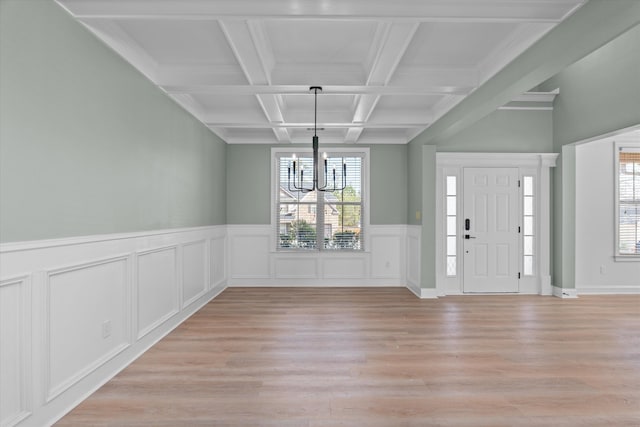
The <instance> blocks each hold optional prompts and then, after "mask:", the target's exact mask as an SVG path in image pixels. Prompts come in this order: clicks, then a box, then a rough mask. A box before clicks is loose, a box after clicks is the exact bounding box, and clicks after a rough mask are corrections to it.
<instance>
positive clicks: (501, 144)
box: [437, 110, 553, 153]
mask: <svg viewBox="0 0 640 427" xmlns="http://www.w3.org/2000/svg"><path fill="white" fill-rule="evenodd" d="M552 123H553V121H552V112H551V111H547V110H538V111H535V110H496V111H494V112H493V113H491V114H489V115H488V116H486V117H484V118H483V119H480V120H479V121H477V122H475V123H474V124H472V125H470V126H469V127H467V128H466V129H464V130H462V131H460V132H459V133H457V134H454V135H452V136H450V137H448V138H444V139H442V140H440V141H438V143H437V150H438V151H440V152H483V153H547V152H551V151H553V140H552Z"/></svg>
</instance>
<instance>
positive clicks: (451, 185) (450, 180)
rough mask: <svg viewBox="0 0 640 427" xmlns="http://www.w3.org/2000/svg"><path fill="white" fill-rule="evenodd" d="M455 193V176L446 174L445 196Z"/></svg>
mask: <svg viewBox="0 0 640 427" xmlns="http://www.w3.org/2000/svg"><path fill="white" fill-rule="evenodd" d="M455 195H456V177H455V176H448V177H447V196H455Z"/></svg>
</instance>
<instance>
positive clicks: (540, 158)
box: [435, 153, 558, 296]
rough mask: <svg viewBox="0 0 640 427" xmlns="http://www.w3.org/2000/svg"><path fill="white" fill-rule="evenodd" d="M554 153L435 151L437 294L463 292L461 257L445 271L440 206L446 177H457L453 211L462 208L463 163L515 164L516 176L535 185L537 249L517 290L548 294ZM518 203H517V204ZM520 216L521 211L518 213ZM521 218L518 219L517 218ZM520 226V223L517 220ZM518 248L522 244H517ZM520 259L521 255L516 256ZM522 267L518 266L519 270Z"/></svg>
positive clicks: (459, 242)
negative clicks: (454, 270)
mask: <svg viewBox="0 0 640 427" xmlns="http://www.w3.org/2000/svg"><path fill="white" fill-rule="evenodd" d="M557 158H558V154H557V153H436V168H437V169H436V201H435V205H436V254H438V255H437V256H438V259H437V260H436V289H437V290H438V295H439V296H442V295H460V294H463V280H464V278H463V268H462V258H460V257H458V260H457V274H456V275H455V276H448V275H447V274H446V251H445V239H446V215H444V206H445V200H444V198H445V197H446V188H445V186H446V177H447V176H455V177H456V178H457V180H456V181H457V191H456V194H457V195H458V197H457V200H456V201H457V209H456V210H457V212H462V211H463V199H464V198H463V197H462V196H463V185H462V179H461V178H462V172H463V169H464V168H466V167H486V168H500V167H512V168H513V167H517V168H518V170H519V179H520V180H522V179H523V177H524V176H532V177H533V180H534V188H535V201H536V202H535V206H534V219H535V226H534V228H535V230H536V233H535V235H534V239H535V244H534V246H535V248H536V251H537V253H536V254H535V255H536V257H535V258H536V262H535V263H534V264H535V265H534V274H533V275H531V276H524V275H523V276H522V278H521V279H520V291H519V293H520V294H539V295H551V294H552V290H551V283H550V262H549V260H550V251H551V210H550V206H551V202H550V200H551V186H550V182H551V181H550V168H552V167H555V166H556V161H557ZM520 205H521V204H520ZM518 217H519V218H522V214H521V212H520V213H519V214H518ZM520 221H522V219H520ZM520 226H523V224H520ZM461 230H462V223H461V221H458V232H457V242H456V243H457V244H456V246H457V247H458V248H461V247H462V232H461ZM520 248H521V249H522V245H520ZM519 259H520V263H522V256H519ZM520 271H522V268H521V270H520Z"/></svg>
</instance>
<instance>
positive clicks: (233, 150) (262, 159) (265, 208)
mask: <svg viewBox="0 0 640 427" xmlns="http://www.w3.org/2000/svg"><path fill="white" fill-rule="evenodd" d="M270 210H271V146H270V145H268V144H248V145H244V144H232V145H229V146H227V221H228V223H229V224H270V223H271V213H270Z"/></svg>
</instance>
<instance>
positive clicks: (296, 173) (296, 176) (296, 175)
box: [287, 86, 347, 193]
mask: <svg viewBox="0 0 640 427" xmlns="http://www.w3.org/2000/svg"><path fill="white" fill-rule="evenodd" d="M309 91H310V92H313V93H314V97H315V104H314V109H313V112H314V116H313V171H312V173H313V179H312V180H311V187H309V186H305V181H304V165H303V164H302V161H300V167H299V168H297V167H296V157H295V155H294V156H293V186H292V185H291V166H289V167H288V168H287V185H288V186H289V191H301V192H303V193H308V192H311V191H315V190H318V191H329V192H333V191H342V190H344V189H345V187H346V185H347V165H346V164H345V163H343V164H342V179H341V183H340V186H336V167H335V166H333V179H332V181H333V187H329V174H328V170H327V153H324V155H323V159H324V175H323V179H322V180H320V179H319V177H320V167H319V164H318V135H317V130H318V127H317V122H318V92H322V86H311V87H310V88H309ZM307 176H309V175H307ZM320 183H322V185H320Z"/></svg>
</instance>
